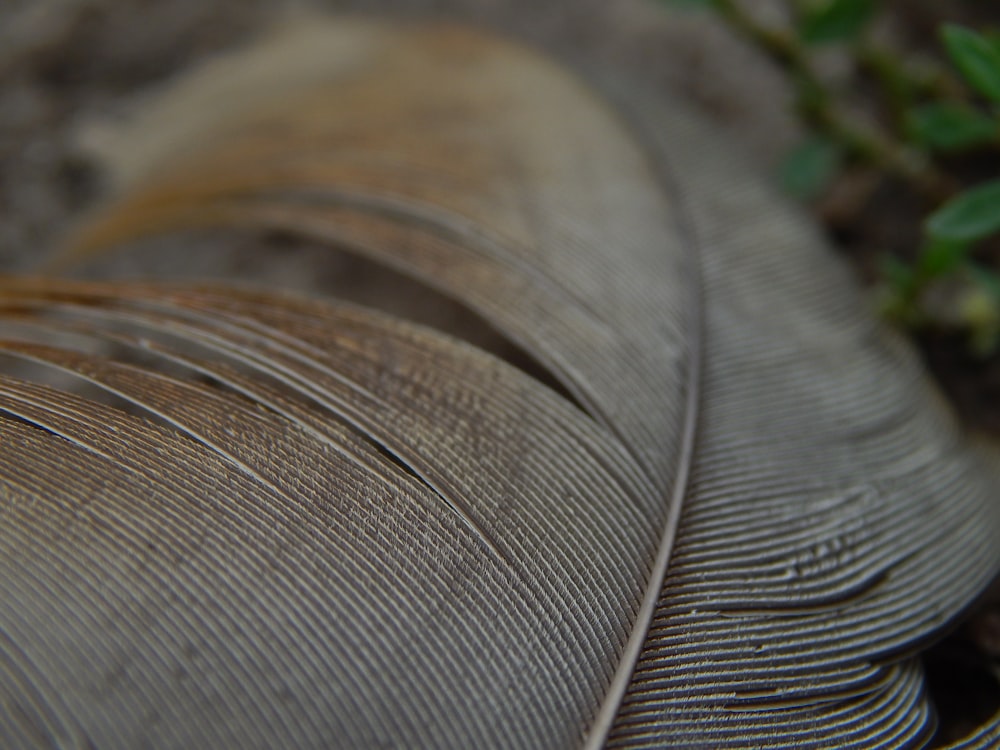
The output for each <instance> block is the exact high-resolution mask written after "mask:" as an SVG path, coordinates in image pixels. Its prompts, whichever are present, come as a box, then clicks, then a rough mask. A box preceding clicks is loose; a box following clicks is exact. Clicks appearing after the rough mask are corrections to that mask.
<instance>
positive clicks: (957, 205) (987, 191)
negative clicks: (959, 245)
mask: <svg viewBox="0 0 1000 750" xmlns="http://www.w3.org/2000/svg"><path fill="white" fill-rule="evenodd" d="M927 230H928V231H929V232H930V234H931V235H932V236H933V237H935V238H937V239H947V240H959V241H974V240H980V239H982V238H984V237H988V236H989V235H991V234H993V233H994V232H997V231H1000V180H991V181H990V182H987V183H985V184H983V185H980V186H979V187H975V188H972V189H971V190H966V191H965V192H963V193H961V194H959V195H958V196H956V197H955V198H953V199H952V200H950V201H948V202H947V203H946V204H945V205H944V206H942V207H941V208H939V209H938V210H937V211H935V212H934V213H933V214H932V215H931V217H930V218H929V219H928V221H927Z"/></svg>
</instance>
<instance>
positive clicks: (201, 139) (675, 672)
mask: <svg viewBox="0 0 1000 750" xmlns="http://www.w3.org/2000/svg"><path fill="white" fill-rule="evenodd" d="M290 51H294V54H290ZM283 60H284V61H285V62H282V61H283ZM289 60H292V61H293V62H288V61H289ZM262 61H266V64H264V62H262ZM241 68H242V69H243V70H244V71H246V70H252V69H256V70H261V69H262V70H266V71H267V81H268V85H267V86H266V88H264V89H263V90H259V91H258V90H249V89H247V80H248V79H247V78H246V76H245V73H244V75H243V76H241V74H240V72H239V70H240V69H241ZM250 80H252V79H250ZM232 90H240V91H241V92H242V93H240V94H239V95H238V96H234V101H233V102H232V106H231V107H229V108H228V110H227V111H228V112H229V114H218V113H215V112H208V113H206V111H205V103H206V102H213V101H218V97H219V96H221V94H222V92H225V91H232ZM248 91H249V93H248ZM192 92H194V93H192ZM213 92H215V93H214V96H213ZM609 96H611V98H612V99H614V100H616V101H615V103H614V104H613V105H612V104H608V103H606V102H605V100H603V99H601V98H600V97H598V96H597V95H595V94H594V93H593V92H592V90H591V89H590V88H589V87H587V86H585V85H583V84H582V83H580V82H579V81H577V80H576V79H575V78H573V77H572V76H570V75H569V74H567V73H566V72H564V71H562V70H561V69H559V68H558V67H556V66H554V65H552V64H551V63H549V62H547V61H545V60H543V59H541V58H539V57H537V56H536V55H533V54H531V53H528V52H526V51H524V50H522V49H520V48H517V47H514V46H511V45H508V44H506V43H503V42H499V41H496V40H493V39H490V38H487V37H484V36H482V35H480V34H478V33H473V32H468V31H463V30H458V29H450V28H443V29H442V28H436V29H409V30H400V29H394V28H391V27H386V26H380V25H371V24H359V23H349V24H348V23H339V24H336V25H333V26H327V25H326V24H325V23H320V22H315V23H311V24H310V25H309V28H308V30H307V31H303V30H302V29H297V30H292V31H288V32H285V33H284V34H282V35H279V36H277V37H276V38H275V39H273V40H272V41H271V42H270V43H269V44H267V45H265V46H264V47H263V48H261V49H259V50H257V51H255V52H252V53H250V56H249V57H243V58H235V59H234V60H231V61H229V62H225V63H220V64H218V65H217V66H216V68H215V69H214V71H209V72H208V73H206V74H203V75H202V76H201V77H200V78H199V79H198V80H197V81H196V82H195V83H189V84H186V86H185V87H182V89H181V91H180V92H179V93H176V94H175V95H174V96H173V97H171V98H168V100H167V103H166V104H163V105H161V106H160V107H159V108H157V107H153V108H152V109H151V112H150V114H149V115H148V118H149V119H148V120H147V123H146V125H144V126H140V127H139V128H138V129H136V130H135V131H134V132H133V134H132V135H131V136H130V139H125V140H122V141H120V142H119V147H120V149H121V152H122V153H124V154H126V155H128V156H129V157H130V158H131V161H122V162H121V163H120V165H119V173H120V174H121V175H122V176H123V181H124V182H125V183H126V187H125V188H124V189H123V192H122V197H121V199H120V200H119V201H118V202H117V203H116V204H114V205H112V206H110V207H109V208H108V210H107V211H106V213H105V214H104V215H102V216H101V217H99V218H97V219H96V220H95V221H94V222H93V223H92V224H91V225H90V226H89V228H88V229H87V230H86V231H85V232H84V233H83V234H82V235H81V237H80V239H79V240H78V242H77V244H76V245H74V246H73V249H72V252H71V254H75V255H76V256H77V257H78V258H79V257H86V256H88V255H92V254H95V253H98V252H106V251H107V250H108V249H109V248H110V247H112V246H114V245H117V244H120V243H122V242H124V241H126V240H129V239H135V238H139V237H143V236H147V235H149V234H152V233H162V232H173V231H177V230H179V229H184V228H190V227H199V226H206V225H222V226H244V227H258V228H268V229H275V228H277V229H281V230H284V231H287V232H295V233H300V234H301V235H303V236H307V237H310V238H312V239H314V240H318V241H322V242H328V243H330V244H331V247H336V248H337V249H338V250H341V251H343V250H346V251H348V252H350V253H353V254H357V255H359V256H363V257H365V258H367V259H369V260H373V261H375V262H377V263H379V264H382V265H384V266H385V267H387V268H391V269H393V270H394V271H397V272H401V273H404V274H406V275H409V276H411V277H413V278H414V279H416V280H417V281H418V282H420V283H421V284H423V285H426V286H428V287H431V288H433V289H435V290H437V291H438V292H440V293H442V294H444V295H446V296H448V297H450V298H453V299H455V300H457V301H459V302H460V303H461V304H462V305H463V306H464V307H465V308H466V309H467V310H468V315H469V316H474V315H475V316H478V317H480V318H482V319H484V320H485V321H487V322H488V323H489V324H490V325H491V326H493V327H494V328H495V329H496V330H498V331H499V332H500V333H501V334H502V335H503V336H504V337H505V338H507V339H508V340H509V341H511V342H512V343H513V344H515V345H516V346H517V347H519V348H520V349H523V350H524V351H526V352H527V353H528V354H529V355H530V356H531V357H532V358H534V360H537V362H538V363H539V364H540V368H541V375H539V373H538V372H527V371H524V370H522V369H518V368H517V367H515V366H512V365H511V364H509V363H506V362H504V361H502V360H500V359H498V358H497V357H496V356H494V355H493V354H490V353H489V352H485V351H482V350H479V349H477V348H476V347H473V346H471V345H469V344H465V343H462V342H461V341H459V340H457V339H455V338H454V337H452V336H450V335H448V334H446V333H442V332H437V331H434V330H430V329H427V328H425V327H421V326H419V325H415V324H413V323H410V322H407V321H405V320H401V319H398V318H393V317H390V316H386V315H385V314H382V313H378V312H376V311H373V310H370V309H365V308H359V307H357V306H355V305H351V304H349V303H345V302H338V301H335V300H311V299H306V298H303V297H298V296H291V295H287V294H279V293H275V292H266V291H248V290H246V289H245V288H237V287H233V286H227V285H221V284H216V285H204V284H202V285H183V286H157V285H154V284H137V283H134V282H133V283H112V282H107V283H98V282H79V281H61V280H53V279H15V278H4V279H3V280H2V282H0V316H2V318H0V319H2V320H3V321H5V322H6V324H7V325H8V326H9V327H10V328H11V330H12V331H14V333H12V334H11V335H10V336H9V337H8V339H7V340H6V341H4V342H3V344H2V349H0V351H2V352H3V353H4V354H5V355H7V357H8V359H9V360H10V361H19V362H25V363H30V366H31V367H32V368H35V369H31V370H29V372H31V373H32V377H31V378H26V377H24V376H23V375H22V376H21V377H15V376H14V375H8V376H4V377H3V379H2V381H0V387H2V393H3V396H2V399H0V412H2V413H3V414H4V415H5V418H4V419H3V421H2V422H0V427H2V429H3V434H4V438H3V453H2V461H0V492H2V493H3V500H4V504H3V507H4V523H3V524H2V525H0V528H2V531H0V534H2V537H0V549H2V555H0V561H2V565H3V568H2V574H0V586H3V596H4V601H5V602H7V603H8V606H7V607H6V611H5V613H4V614H3V622H2V623H0V625H2V631H3V632H4V633H5V640H4V642H3V643H4V646H3V649H2V653H3V662H2V664H3V681H2V684H3V688H2V689H3V690H4V691H5V692H6V695H5V701H6V705H8V706H13V707H14V708H12V709H11V710H9V711H8V712H7V715H6V717H5V720H4V722H3V724H2V726H3V730H4V733H5V735H4V739H5V740H6V741H7V743H8V744H10V745H11V746H19V745H30V744H32V743H33V742H34V741H36V740H38V739H39V738H42V739H46V740H49V741H51V742H52V743H53V744H60V743H63V744H65V743H67V742H84V741H89V742H91V743H93V744H94V745H95V746H99V747H119V746H120V747H129V746H135V745H141V744H152V745H154V746H164V747H167V746H219V747H223V746H233V747H237V746H239V747H244V746H261V747H264V746H286V747H292V746H296V747H324V746H330V745H340V746H358V747H360V746H366V747H370V746H382V745H385V746H435V747H437V746H453V747H485V746H495V747H517V746H520V747H565V746H579V745H588V746H600V745H604V744H607V745H609V746H613V747H619V746H623V747H643V746H648V747H668V746H675V747H713V748H718V747H727V746H731V747H747V746H753V747H831V746H837V747H872V746H887V747H888V746H898V747H916V746H920V745H921V744H923V743H925V742H926V741H927V740H928V738H929V736H930V733H931V732H932V730H933V712H932V709H931V707H930V706H929V704H928V701H927V698H926V695H925V694H924V692H923V689H922V678H921V674H920V668H919V664H918V663H917V662H916V661H915V660H914V659H913V653H914V652H915V650H916V649H918V648H919V647H920V646H921V645H922V644H923V643H924V642H925V641H927V640H928V639H930V638H932V637H933V636H934V635H935V634H938V633H940V632H941V631H942V630H943V629H944V628H945V627H947V625H948V624H949V623H951V622H952V621H953V620H954V619H955V618H956V617H957V616H958V615H959V614H960V613H961V612H962V611H963V610H964V609H965V608H966V607H968V606H969V605H970V603H971V602H972V601H973V600H974V599H975V597H976V596H977V595H978V593H979V592H980V591H981V590H982V589H983V588H984V587H985V585H986V584H987V583H988V582H989V580H990V579H991V578H992V577H993V576H994V575H995V574H996V572H997V570H998V568H1000V549H998V546H997V545H996V539H997V537H998V534H1000V509H998V506H997V503H996V502H995V498H994V493H993V486H994V484H993V482H994V481H995V477H996V474H995V470H994V467H993V458H992V455H991V454H989V453H986V452H980V451H978V450H976V449H975V448H974V447H973V446H971V445H970V444H969V442H968V441H967V440H966V439H965V438H964V437H963V436H962V435H961V434H960V433H959V432H958V430H957V428H956V426H955V425H954V424H953V422H952V420H951V417H950V416H949V415H948V413H947V411H946V410H945V409H944V408H943V407H942V406H941V405H940V404H939V403H938V401H937V397H936V395H935V394H934V392H933V391H932V389H931V388H930V387H929V386H928V385H927V384H926V382H925V381H924V378H923V376H922V374H921V372H920V367H919V365H918V364H917V362H916V361H915V360H914V357H913V355H912V354H911V353H910V352H909V351H908V350H907V349H906V347H905V346H904V345H902V344H901V343H900V342H898V341H896V340H895V339H894V338H892V337H891V336H890V335H888V334H887V333H885V332H884V331H882V330H881V329H880V328H879V327H878V325H877V324H876V323H874V322H873V321H872V320H871V319H870V318H869V317H868V316H866V315H865V314H864V313H863V312H862V311H861V305H860V304H859V300H858V298H857V294H856V292H855V291H854V290H853V288H852V285H851V283H850V281H849V279H847V278H846V275H845V273H844V271H843V269H841V268H840V267H839V266H838V265H837V264H836V263H835V262H834V261H833V260H831V259H830V258H829V257H828V255H827V253H826V251H825V249H824V248H823V246H822V242H821V241H820V240H819V239H818V237H817V236H816V234H815V232H814V230H813V229H812V228H811V227H810V226H809V225H808V223H806V222H805V221H804V220H802V219H801V218H800V217H798V216H797V215H796V214H795V213H794V212H792V211H790V210H789V209H787V208H786V207H784V206H783V205H782V203H781V202H780V200H778V199H776V198H775V197H774V196H772V195H770V194H769V193H768V191H767V189H766V188H764V187H763V186H762V185H761V184H760V182H759V181H758V180H757V179H756V178H755V177H754V175H753V174H752V172H750V171H748V170H746V169H745V168H743V167H741V166H739V165H738V164H736V163H734V162H738V161H739V159H738V157H737V156H736V155H735V154H734V153H733V152H732V151H731V150H730V148H729V147H727V146H726V145H725V144H724V143H723V142H722V141H720V139H719V138H718V136H717V135H714V134H711V133H707V132H705V128H704V126H703V125H702V123H700V122H699V121H698V120H697V119H696V118H693V117H691V116H690V115H688V114H686V113H685V112H684V110H683V109H682V108H680V107H678V106H676V105H669V106H668V105H656V104H650V103H649V102H640V103H638V104H637V101H639V100H637V99H636V98H634V97H628V96H624V95H622V93H621V90H620V89H617V88H616V89H614V90H612V91H610V92H609ZM197 101H200V102H201V103H202V106H201V107H200V108H197V109H196V110H195V114H194V115H192V116H190V117H188V116H187V115H185V114H184V113H189V112H191V105H192V102H197ZM234 113H235V114H234ZM185 117H187V118H188V119H185ZM171 128H173V130H171ZM155 129H163V130H164V131H165V132H168V133H177V132H180V133H182V134H183V137H180V136H177V137H175V136H174V135H171V136H169V137H167V138H166V139H165V140H164V139H162V138H161V137H160V136H157V135H156V133H155ZM164 143H166V144H167V145H164ZM15 334H16V335H15ZM11 371H12V372H13V370H11ZM53 373H58V375H53ZM42 375H46V377H42ZM67 377H68V378H69V379H70V380H69V382H71V383H78V384H80V385H81V388H74V387H70V386H66V385H65V384H64V383H65V379H66V378H67ZM47 383H48V384H47ZM56 385H58V386H59V387H56ZM990 731H991V730H990V729H989V728H987V729H984V730H983V733H982V737H988V736H992V735H990V734H989V732H990ZM992 731H994V733H995V729H994V730H992ZM975 741H976V740H975V739H974V738H973V739H972V740H970V742H975Z"/></svg>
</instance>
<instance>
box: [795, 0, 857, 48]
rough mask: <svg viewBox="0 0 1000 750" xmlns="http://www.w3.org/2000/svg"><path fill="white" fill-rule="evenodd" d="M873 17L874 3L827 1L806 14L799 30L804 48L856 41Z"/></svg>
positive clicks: (844, 0)
mask: <svg viewBox="0 0 1000 750" xmlns="http://www.w3.org/2000/svg"><path fill="white" fill-rule="evenodd" d="M874 14H875V2H874V0H827V2H825V3H821V4H820V5H818V6H817V7H815V8H813V9H811V10H808V11H807V12H806V15H805V17H804V18H803V20H802V24H801V26H800V28H799V34H800V35H801V37H802V40H803V41H805V42H806V43H807V44H826V43H828V42H842V41H846V40H850V39H853V38H856V37H857V36H858V35H859V34H860V33H861V31H862V30H863V29H864V28H865V26H866V25H867V24H868V21H870V20H871V18H872V16H873V15H874Z"/></svg>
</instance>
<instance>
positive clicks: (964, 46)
mask: <svg viewBox="0 0 1000 750" xmlns="http://www.w3.org/2000/svg"><path fill="white" fill-rule="evenodd" d="M941 36H942V38H943V39H944V43H945V47H947V49H948V54H949V56H950V57H951V59H952V62H954V63H955V66H956V67H957V68H958V69H959V70H960V71H961V72H962V75H963V76H964V77H965V80H966V81H967V82H968V84H969V85H970V86H972V87H973V88H974V89H975V90H976V91H978V92H979V93H981V94H983V95H984V96H986V97H988V98H989V99H991V100H992V101H994V102H1000V49H998V48H997V46H996V45H995V44H993V43H991V42H990V40H988V39H987V38H986V37H984V36H983V35H981V34H977V33H976V32H975V31H972V30H970V29H966V28H963V27H962V26H955V25H946V26H945V27H944V29H943V30H942V32H941Z"/></svg>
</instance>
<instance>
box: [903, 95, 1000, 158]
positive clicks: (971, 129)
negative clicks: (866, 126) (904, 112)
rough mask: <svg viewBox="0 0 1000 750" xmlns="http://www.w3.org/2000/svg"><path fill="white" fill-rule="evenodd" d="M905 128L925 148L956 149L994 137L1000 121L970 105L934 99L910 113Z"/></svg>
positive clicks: (994, 138) (998, 132) (992, 139)
mask: <svg viewBox="0 0 1000 750" xmlns="http://www.w3.org/2000/svg"><path fill="white" fill-rule="evenodd" d="M907 130H908V131H909V133H910V137H911V138H912V139H913V140H914V141H915V142H916V143H918V144H920V145H922V146H924V147H926V148H933V149H937V150H940V151H957V150H960V149H963V148H970V147H973V146H980V145H983V144H985V143H989V142H990V141H994V140H996V138H997V136H998V134H1000V124H998V123H997V121H996V120H994V119H993V118H991V117H989V116H987V115H984V114H983V113H982V112H978V111H976V110H975V109H973V108H972V107H968V106H965V105H962V104H951V103H947V102H934V103H932V104H926V105H924V106H922V107H918V108H917V109H914V110H913V111H911V112H910V113H909V115H908V116H907Z"/></svg>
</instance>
